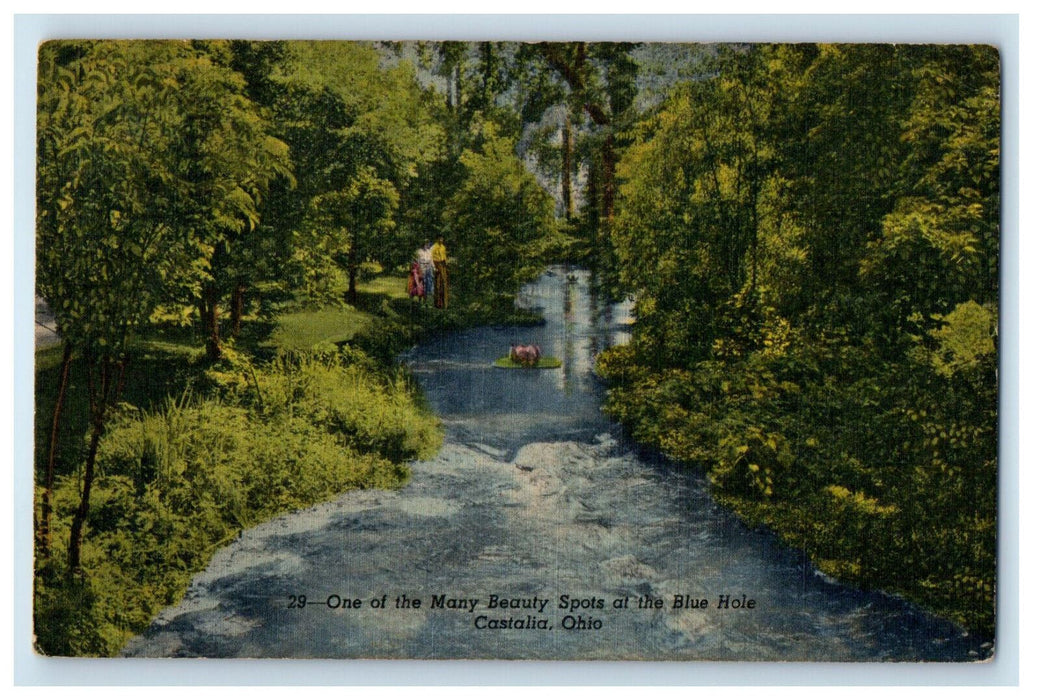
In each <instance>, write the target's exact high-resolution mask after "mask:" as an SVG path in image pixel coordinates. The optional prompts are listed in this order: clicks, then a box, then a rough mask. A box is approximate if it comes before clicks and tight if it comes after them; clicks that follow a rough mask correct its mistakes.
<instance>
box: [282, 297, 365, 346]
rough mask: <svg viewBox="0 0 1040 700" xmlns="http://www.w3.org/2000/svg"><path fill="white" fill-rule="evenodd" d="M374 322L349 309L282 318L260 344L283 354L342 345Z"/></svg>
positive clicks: (299, 313)
mask: <svg viewBox="0 0 1040 700" xmlns="http://www.w3.org/2000/svg"><path fill="white" fill-rule="evenodd" d="M374 318H375V317H374V316H373V315H372V314H369V313H365V312H364V311H358V310H357V309H355V308H352V307H349V306H346V307H342V308H329V309H317V310H314V311H296V312H293V313H287V314H282V315H280V316H278V318H277V320H276V323H275V327H274V330H273V331H271V336H270V338H269V339H268V341H267V342H266V343H264V344H265V345H270V346H273V347H276V348H279V349H283V350H310V349H312V348H314V347H315V346H317V345H321V344H325V343H332V344H336V343H343V342H346V341H349V340H350V339H352V338H353V337H354V336H355V335H357V333H358V332H359V331H361V330H363V329H365V328H367V327H368V326H369V324H371V323H372V321H373V320H374Z"/></svg>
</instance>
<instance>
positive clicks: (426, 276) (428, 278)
mask: <svg viewBox="0 0 1040 700" xmlns="http://www.w3.org/2000/svg"><path fill="white" fill-rule="evenodd" d="M431 248H432V245H431V244H430V242H429V241H426V243H425V244H423V245H422V246H421V247H420V248H419V250H417V251H416V252H415V259H416V261H418V263H419V270H420V271H421V272H422V281H423V286H424V287H425V288H426V296H425V297H424V298H423V303H426V300H427V299H429V298H430V297H432V296H433V252H432V251H431Z"/></svg>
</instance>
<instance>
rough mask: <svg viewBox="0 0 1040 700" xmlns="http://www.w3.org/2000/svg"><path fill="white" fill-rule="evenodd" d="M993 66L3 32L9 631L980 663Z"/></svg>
mask: <svg viewBox="0 0 1040 700" xmlns="http://www.w3.org/2000/svg"><path fill="white" fill-rule="evenodd" d="M1000 68H1001V66H1000V56H999V55H998V52H997V51H996V50H995V49H994V48H992V47H988V46H982V45H954V44H943V45H938V44H914V45H910V44H784V43H778V44H763V43H752V44H665V43H652V42H651V43H640V42H628V43H596V42H581V41H570V42H542V43H521V42H490V41H474V42H459V41H450V42H448V41H446V42H438V41H427V42H399V41H398V42H389V41H387V42H379V41H368V42H350V41H297V40H293V41H275V40H270V41H253V40H226V41H218V40H204V41H203V40H199V41H187V40H183V41H172V40H151V41H136V40H133V41H131V40H126V41H122V40H119V41H117V40H54V41H48V42H45V43H43V44H42V45H41V46H40V49H39V54H38V90H37V94H38V103H37V112H36V148H37V158H38V159H37V164H36V176H37V180H36V288H35V292H36V297H37V336H36V374H35V379H36V383H35V421H36V424H35V509H34V515H35V517H34V520H35V522H34V541H35V559H34V562H35V569H34V572H35V575H34V605H33V623H34V639H35V649H36V651H37V652H38V653H39V654H42V655H46V656H58V657H64V656H73V657H78V656H91V657H93V656H128V657H207V658H329V659H372V658H376V659H382V658H387V659H528V660H531V659H555V660H575V659H595V660H620V659H632V660H644V661H659V660H691V661H944V662H978V661H987V660H990V659H992V658H993V655H994V649H995V629H996V616H995V601H996V587H995V578H996V551H997V427H998V416H997V351H996V349H997V342H998V338H997V327H998V281H999V273H998V270H999V265H998V262H999V250H1000V247H999V246H1000V230H1001V228H1000V194H1001V191H1000V177H999V173H1000V163H1001V151H1000V143H1001V140H1000V139H1001V94H1000Z"/></svg>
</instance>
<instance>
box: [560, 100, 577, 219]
mask: <svg viewBox="0 0 1040 700" xmlns="http://www.w3.org/2000/svg"><path fill="white" fill-rule="evenodd" d="M572 148H573V146H572V143H571V117H570V115H569V114H565V115H564V117H563V173H562V174H561V183H560V187H561V188H562V190H563V216H564V218H565V219H566V220H567V221H570V220H571V219H572V218H574V200H573V197H572V196H571V168H572V165H571V158H572V153H571V151H572Z"/></svg>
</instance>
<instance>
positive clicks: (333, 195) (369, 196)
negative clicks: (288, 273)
mask: <svg viewBox="0 0 1040 700" xmlns="http://www.w3.org/2000/svg"><path fill="white" fill-rule="evenodd" d="M398 201H399V196H398V194H397V190H396V189H395V188H394V186H393V184H392V183H391V182H389V181H388V180H383V179H381V178H379V177H377V176H376V174H375V170H374V169H373V168H370V167H363V168H361V169H360V170H359V172H358V173H357V174H356V176H355V177H354V178H353V179H352V180H351V181H350V183H349V184H348V185H347V186H346V187H345V188H344V189H342V190H338V191H335V192H325V193H323V194H320V195H318V196H316V197H315V198H314V199H312V200H311V209H310V213H309V217H308V225H307V227H306V228H307V230H308V231H309V232H310V237H311V241H310V243H309V244H308V247H309V248H310V249H311V254H312V255H315V254H317V255H322V256H325V259H326V260H328V261H333V262H335V263H337V264H340V265H342V266H343V267H344V268H346V271H347V277H348V280H349V281H348V289H347V301H349V302H350V303H351V304H357V282H358V272H359V270H360V269H361V263H363V262H365V261H367V260H373V259H378V258H381V257H382V256H380V255H379V252H378V251H379V248H380V245H381V244H382V245H384V246H385V245H386V241H387V240H388V236H389V234H390V233H391V232H392V231H393V230H394V228H395V220H394V214H395V213H396V211H397V204H398ZM315 251H320V252H317V253H315Z"/></svg>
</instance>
